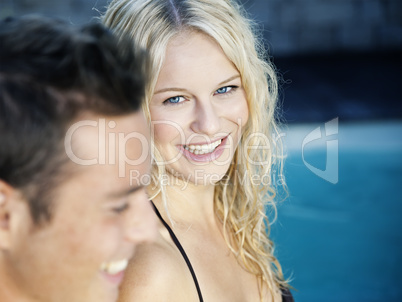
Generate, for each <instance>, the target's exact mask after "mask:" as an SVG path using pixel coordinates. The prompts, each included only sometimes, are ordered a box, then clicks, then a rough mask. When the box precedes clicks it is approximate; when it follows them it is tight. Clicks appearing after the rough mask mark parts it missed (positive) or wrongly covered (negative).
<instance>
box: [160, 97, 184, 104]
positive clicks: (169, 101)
mask: <svg viewBox="0 0 402 302" xmlns="http://www.w3.org/2000/svg"><path fill="white" fill-rule="evenodd" d="M184 100H185V98H184V97H182V96H174V97H171V98H168V99H167V100H166V101H164V102H163V103H165V104H178V103H181V102H183V101H184Z"/></svg>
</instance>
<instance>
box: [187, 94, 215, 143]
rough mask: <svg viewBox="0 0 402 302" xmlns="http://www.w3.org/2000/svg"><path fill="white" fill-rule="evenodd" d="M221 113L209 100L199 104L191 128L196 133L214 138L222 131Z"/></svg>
mask: <svg viewBox="0 0 402 302" xmlns="http://www.w3.org/2000/svg"><path fill="white" fill-rule="evenodd" d="M220 117H221V112H220V111H219V110H218V108H217V107H216V106H214V104H213V103H212V102H211V101H210V100H209V99H205V100H202V101H199V102H197V104H196V106H195V112H194V121H193V122H192V124H191V128H192V130H193V131H194V132H196V133H200V134H206V135H208V136H210V137H212V136H213V135H214V134H216V133H218V132H219V130H220V129H221V118H220Z"/></svg>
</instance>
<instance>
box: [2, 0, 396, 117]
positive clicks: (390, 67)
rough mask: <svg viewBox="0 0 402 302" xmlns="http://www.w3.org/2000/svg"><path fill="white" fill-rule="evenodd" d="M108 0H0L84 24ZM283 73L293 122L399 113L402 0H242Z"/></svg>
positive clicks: (7, 10) (19, 10)
mask: <svg viewBox="0 0 402 302" xmlns="http://www.w3.org/2000/svg"><path fill="white" fill-rule="evenodd" d="M107 2H108V1H107V0H64V1H61V0H59V1H55V0H0V17H6V16H10V15H22V14H26V13H32V12H40V13H42V14H46V15H53V16H59V17H62V18H66V19H68V20H70V21H71V23H75V24H82V23H86V22H89V20H91V18H93V17H97V16H99V12H102V11H104V9H105V7H106V5H107ZM241 3H242V4H243V5H244V7H245V8H246V10H247V11H248V12H249V13H250V16H251V17H252V18H253V19H255V20H256V21H257V23H258V25H259V27H260V28H261V30H262V33H263V36H264V38H265V42H266V45H267V48H268V49H269V53H270V55H271V56H272V57H273V59H274V63H275V65H276V66H277V68H278V71H279V73H280V74H281V75H282V78H283V81H282V96H281V100H282V102H283V109H284V113H283V118H284V119H285V121H286V122H288V123H299V122H316V121H320V122H321V121H325V120H329V119H331V118H334V117H336V116H338V117H339V118H340V120H341V121H342V120H345V121H349V120H374V119H400V118H402V88H401V86H402V1H401V0H242V1H241Z"/></svg>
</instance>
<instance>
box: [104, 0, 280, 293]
mask: <svg viewBox="0 0 402 302" xmlns="http://www.w3.org/2000/svg"><path fill="white" fill-rule="evenodd" d="M102 21H103V23H104V24H105V25H106V26H108V27H110V28H111V29H112V30H113V31H115V32H116V33H117V34H118V35H122V34H125V35H127V34H128V35H129V36H130V37H131V38H132V39H133V40H134V42H135V43H136V44H137V45H139V46H141V47H144V48H146V49H147V50H148V52H149V56H150V60H151V70H152V74H151V80H150V81H149V86H148V87H147V96H146V102H145V105H144V111H145V113H146V114H147V115H148V118H149V120H150V113H149V108H148V104H149V101H150V99H151V97H152V95H153V92H154V87H155V85H156V81H157V79H158V75H159V72H160V70H161V67H162V64H163V61H164V56H165V51H166V47H167V45H168V42H169V41H170V40H171V39H172V38H173V37H174V36H176V35H177V34H179V33H181V32H183V31H184V30H193V31H197V32H202V33H204V34H206V35H208V36H210V37H212V38H213V39H214V40H215V41H216V42H217V43H218V44H219V45H220V47H221V48H222V50H223V52H224V53H225V54H226V56H227V58H228V59H229V60H230V61H231V62H232V63H233V64H234V65H235V66H236V68H237V69H238V71H239V73H240V75H241V80H242V83H243V87H244V89H245V91H246V98H247V102H248V109H249V119H248V122H247V124H246V125H245V127H244V131H243V134H242V140H241V142H240V144H239V147H238V148H237V150H236V152H235V155H234V157H233V160H232V163H231V165H230V167H229V169H228V171H227V173H226V175H225V176H224V177H223V178H222V179H221V180H220V181H219V182H218V183H217V184H216V186H215V195H214V207H215V212H216V215H217V216H218V217H219V218H220V219H221V221H222V223H223V228H224V236H225V240H226V242H227V244H228V246H229V248H230V249H231V251H232V252H233V253H234V254H235V255H236V257H237V259H238V261H239V263H240V265H242V266H243V267H244V268H245V269H247V270H248V271H250V272H251V273H253V274H255V275H256V276H257V277H258V280H259V286H260V289H261V288H262V285H263V284H264V283H265V284H266V285H267V287H268V289H269V291H270V292H271V294H272V295H273V293H274V290H275V288H278V287H279V288H280V287H287V286H288V285H287V282H286V281H285V280H284V277H283V273H282V269H281V266H280V264H279V262H278V261H277V259H276V258H275V256H274V255H273V252H274V247H273V244H272V242H271V240H270V239H269V237H268V234H269V228H270V225H269V222H268V217H267V216H266V210H267V209H268V207H269V208H270V209H272V211H273V213H274V214H275V215H274V216H275V217H276V206H275V202H274V198H275V195H276V191H277V190H276V186H275V185H274V184H273V177H274V175H273V174H274V173H275V171H277V172H278V171H282V145H281V143H280V140H279V139H278V138H279V137H280V136H279V131H278V123H277V118H276V116H275V114H276V111H277V98H278V84H277V83H278V81H277V77H276V73H275V69H274V67H273V65H272V64H270V63H269V62H267V61H266V53H265V50H264V47H263V44H262V43H261V39H258V35H257V34H256V32H255V31H254V25H253V22H252V21H251V20H250V19H248V18H247V16H246V13H245V11H244V10H243V9H242V7H241V6H240V5H239V4H237V3H236V2H234V1H230V0H114V1H112V2H111V3H110V5H109V7H108V9H107V11H106V13H105V15H104V16H103V17H102ZM154 156H155V159H157V160H156V161H155V165H154V170H153V173H154V175H153V176H154V177H153V179H154V180H160V179H161V178H162V177H163V176H164V175H165V173H166V170H165V167H164V165H163V164H161V160H158V159H160V154H159V153H158V152H157V150H156V152H155V154H154ZM263 180H264V181H263ZM157 182H158V183H154V184H153V185H156V186H158V188H159V190H158V193H162V199H163V200H164V202H165V207H167V198H166V191H165V188H164V187H163V183H164V182H163V181H157ZM282 184H284V183H283V182H282Z"/></svg>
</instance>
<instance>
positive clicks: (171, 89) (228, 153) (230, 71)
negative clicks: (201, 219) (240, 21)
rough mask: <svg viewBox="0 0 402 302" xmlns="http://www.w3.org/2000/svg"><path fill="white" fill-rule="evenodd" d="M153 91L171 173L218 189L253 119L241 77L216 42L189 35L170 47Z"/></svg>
mask: <svg viewBox="0 0 402 302" xmlns="http://www.w3.org/2000/svg"><path fill="white" fill-rule="evenodd" d="M154 91H155V92H154V95H153V97H152V99H151V102H150V113H151V121H152V125H153V127H154V141H155V145H156V148H157V149H158V151H159V152H160V154H161V156H162V157H163V160H164V161H165V163H166V165H167V170H168V172H170V173H171V174H173V175H175V176H178V177H180V178H184V179H185V180H188V181H191V182H193V183H196V184H204V185H210V184H211V185H213V184H215V183H216V182H217V181H218V180H219V179H221V178H222V177H223V176H224V175H225V173H226V171H227V170H228V168H229V165H230V163H231V162H232V159H233V155H234V152H235V150H236V147H237V145H238V142H239V139H240V137H241V134H242V127H243V126H244V125H245V124H246V122H247V119H248V107H247V100H246V95H245V91H244V89H243V86H242V81H241V77H240V73H239V71H238V70H237V69H236V67H235V66H234V65H233V63H232V62H231V61H229V60H228V58H227V57H226V56H225V54H224V53H223V51H222V49H221V48H220V46H219V45H218V44H217V43H216V42H215V41H214V40H213V39H212V38H210V37H208V36H207V35H205V34H202V33H195V32H184V33H181V34H179V35H178V36H176V37H174V38H173V39H172V40H171V41H170V43H169V44H168V47H167V49H166V56H165V61H164V64H163V66H162V69H161V71H160V74H159V77H158V80H157V83H156V87H155V90H154Z"/></svg>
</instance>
